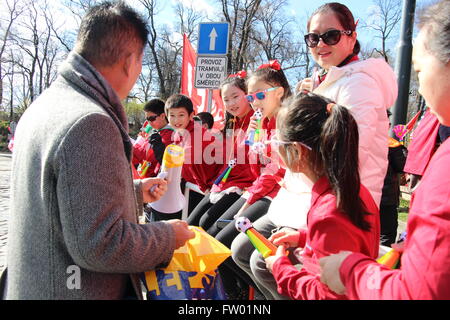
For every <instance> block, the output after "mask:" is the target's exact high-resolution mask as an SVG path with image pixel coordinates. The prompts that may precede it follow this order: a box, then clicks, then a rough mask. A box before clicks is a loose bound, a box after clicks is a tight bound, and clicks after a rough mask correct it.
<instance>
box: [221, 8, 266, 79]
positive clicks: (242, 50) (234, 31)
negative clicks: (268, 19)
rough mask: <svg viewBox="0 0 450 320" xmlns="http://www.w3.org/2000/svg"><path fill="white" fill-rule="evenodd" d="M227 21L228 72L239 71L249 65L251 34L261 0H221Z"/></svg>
mask: <svg viewBox="0 0 450 320" xmlns="http://www.w3.org/2000/svg"><path fill="white" fill-rule="evenodd" d="M219 3H220V4H221V5H222V12H223V14H224V16H225V21H227V22H228V23H229V24H230V28H231V35H232V36H231V37H230V39H229V43H228V61H229V62H230V63H229V64H228V72H229V73H233V72H237V71H239V70H241V69H243V68H244V66H247V65H248V63H249V61H248V54H247V52H248V49H249V46H250V40H251V39H250V34H251V32H252V30H253V25H254V22H255V20H256V14H257V12H258V9H259V7H260V5H261V0H231V1H228V0H219Z"/></svg>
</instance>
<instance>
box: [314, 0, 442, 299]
mask: <svg viewBox="0 0 450 320" xmlns="http://www.w3.org/2000/svg"><path fill="white" fill-rule="evenodd" d="M449 12H450V2H449V1H448V0H441V1H439V2H437V3H435V4H433V5H432V6H430V7H429V8H428V9H426V10H425V11H424V12H423V13H422V15H421V16H420V17H419V19H418V20H419V34H418V36H417V39H416V41H415V42H414V50H413V63H414V69H415V70H416V72H417V74H418V78H419V93H420V94H421V95H422V96H423V97H424V99H425V101H426V103H427V105H428V106H429V108H430V111H431V112H432V113H433V114H435V115H436V117H437V118H438V120H439V122H440V123H441V124H443V125H445V126H449V125H450V41H449V32H448V30H450V15H449ZM449 163H450V139H446V140H445V141H444V142H443V143H442V144H441V145H440V146H439V147H438V149H437V150H436V151H435V153H434V154H433V157H432V158H431V160H430V162H429V163H428V166H427V168H426V169H425V172H424V174H423V177H422V179H421V181H420V184H419V186H418V187H417V189H416V190H415V192H414V198H413V200H412V202H411V206H410V210H409V215H408V225H407V231H408V236H407V238H406V241H405V242H404V245H403V248H397V250H399V251H402V252H403V253H402V255H401V259H400V268H399V269H395V270H391V269H389V268H387V267H386V266H383V265H380V264H378V263H377V262H376V261H374V260H373V259H371V258H370V257H367V256H365V255H362V254H361V253H350V252H346V251H344V252H341V253H338V254H334V255H331V256H329V257H325V258H322V259H321V260H320V265H321V269H322V270H321V281H322V282H323V283H325V284H326V285H327V286H328V287H329V288H330V289H331V290H333V291H335V292H337V293H344V292H345V293H346V294H347V296H348V297H349V298H351V299H362V300H368V299H375V300H380V299H387V300H405V299H414V300H425V299H427V300H428V299H429V300H448V299H450V268H449V265H450V253H449V252H450V251H449V248H450V219H449V217H450V201H449V199H450V171H449V170H448V164H449ZM368 284H369V285H368Z"/></svg>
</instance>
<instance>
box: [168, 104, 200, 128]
mask: <svg viewBox="0 0 450 320" xmlns="http://www.w3.org/2000/svg"><path fill="white" fill-rule="evenodd" d="M193 116H194V114H193V113H192V114H191V115H189V113H188V112H187V110H186V109H185V108H175V109H170V110H169V117H168V118H169V123H170V125H171V126H172V128H174V129H175V130H182V129H186V127H187V126H188V124H189V122H190V121H191V120H192V117H193Z"/></svg>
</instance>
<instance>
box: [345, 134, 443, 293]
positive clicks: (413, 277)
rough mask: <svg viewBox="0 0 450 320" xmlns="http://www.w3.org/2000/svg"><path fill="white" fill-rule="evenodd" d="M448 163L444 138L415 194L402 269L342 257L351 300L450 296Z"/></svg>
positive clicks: (359, 257) (360, 258) (362, 258)
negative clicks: (369, 284)
mask: <svg viewBox="0 0 450 320" xmlns="http://www.w3.org/2000/svg"><path fill="white" fill-rule="evenodd" d="M449 163H450V139H447V140H446V141H445V142H444V143H443V144H442V145H441V146H440V147H439V148H438V149H437V151H436V153H435V154H434V155H433V157H432V159H431V161H430V163H429V165H428V167H427V169H426V171H425V173H424V175H423V177H422V180H421V182H420V184H419V186H418V188H417V190H416V191H415V193H414V194H413V198H412V200H411V207H410V211H409V215H408V225H407V233H408V236H407V239H406V242H405V247H404V252H403V254H402V257H401V267H400V269H397V270H389V269H387V268H386V267H384V266H381V265H379V264H377V263H376V262H375V261H373V260H372V259H370V258H368V257H366V256H364V255H361V254H356V253H354V254H352V255H350V256H348V257H347V259H345V260H344V262H343V263H342V265H341V268H340V270H339V271H340V275H341V279H342V281H343V283H344V285H345V286H346V288H347V293H348V296H349V298H351V299H393V300H398V299H433V300H434V299H450V267H449V266H450V171H449V170H448V164H449ZM375 276H376V277H375ZM374 280H376V282H375V281H374ZM368 282H370V283H371V284H372V285H371V288H368V286H367V283H368Z"/></svg>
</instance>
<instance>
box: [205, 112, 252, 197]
mask: <svg viewBox="0 0 450 320" xmlns="http://www.w3.org/2000/svg"><path fill="white" fill-rule="evenodd" d="M253 113H254V111H253V109H252V110H250V111H249V112H248V113H247V115H245V116H244V117H243V119H236V123H235V124H234V133H233V139H232V138H231V137H227V138H226V139H224V150H225V152H224V158H223V163H224V165H223V167H222V168H221V169H220V170H219V175H220V174H221V173H222V172H224V171H225V170H227V168H228V164H229V160H233V159H236V160H237V164H236V166H235V167H233V169H231V172H230V175H229V176H228V178H227V180H226V181H225V183H223V182H221V183H219V184H218V185H214V186H213V188H212V189H211V191H213V192H220V191H223V190H226V189H228V188H230V187H238V188H239V189H241V190H244V189H246V188H248V187H250V186H251V185H252V183H253V182H254V181H255V180H256V178H257V176H256V175H255V174H254V173H253V171H252V170H251V168H250V166H249V163H250V161H249V157H248V153H249V147H248V145H246V144H245V136H246V132H247V129H248V125H249V124H250V117H251V116H252V115H253ZM231 150H232V151H233V153H231Z"/></svg>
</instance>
